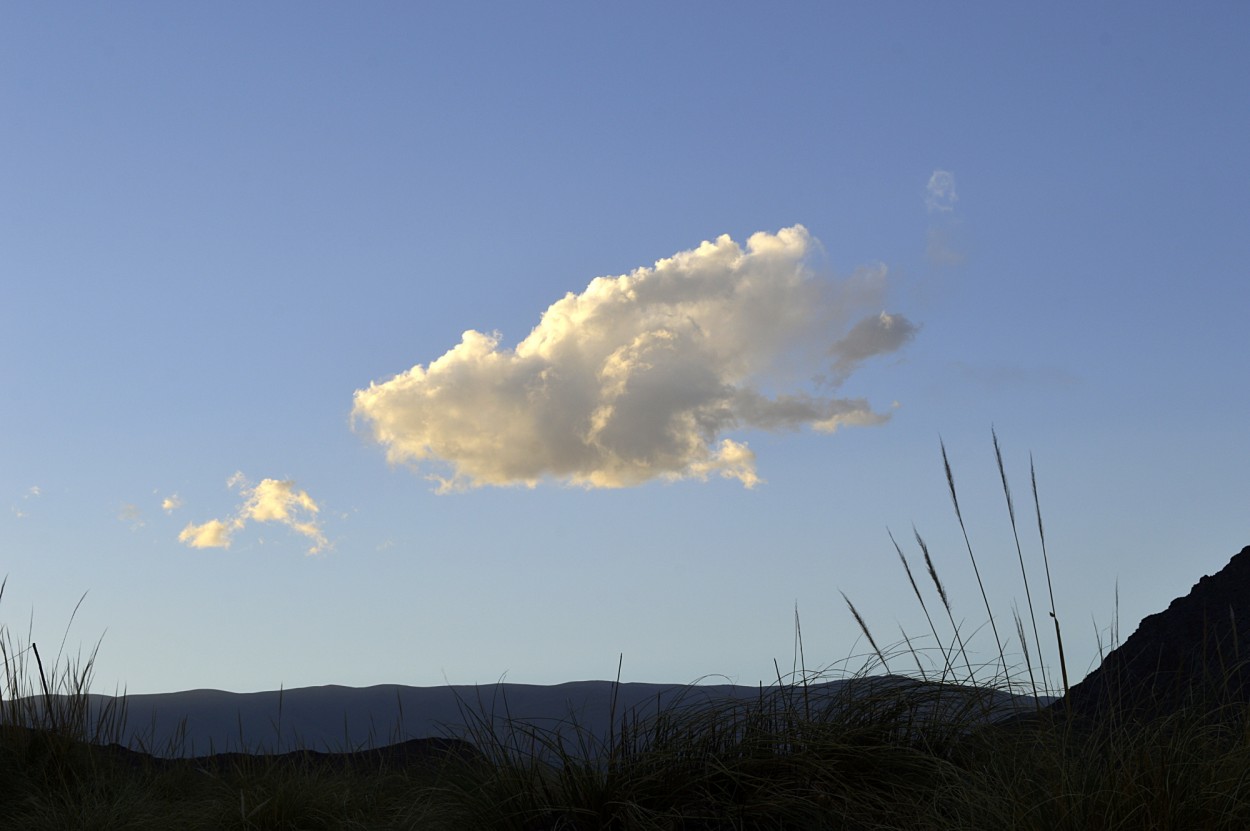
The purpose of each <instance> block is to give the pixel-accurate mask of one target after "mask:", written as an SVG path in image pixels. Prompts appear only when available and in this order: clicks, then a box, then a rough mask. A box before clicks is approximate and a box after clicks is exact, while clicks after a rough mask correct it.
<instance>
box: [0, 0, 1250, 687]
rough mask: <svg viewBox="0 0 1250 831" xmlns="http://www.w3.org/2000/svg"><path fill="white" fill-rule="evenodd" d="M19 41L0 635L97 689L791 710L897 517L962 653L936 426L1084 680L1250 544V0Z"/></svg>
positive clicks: (732, 9) (994, 539)
mask: <svg viewBox="0 0 1250 831" xmlns="http://www.w3.org/2000/svg"><path fill="white" fill-rule="evenodd" d="M5 16H6V23H5V26H4V27H3V30H2V31H0V102H2V105H3V111H4V113H5V118H4V119H2V120H0V194H3V197H2V198H0V279H2V280H3V289H4V301H3V303H2V304H0V370H2V372H3V376H2V380H3V389H4V399H3V403H2V404H0V428H2V429H0V501H2V502H3V505H2V507H3V508H4V513H3V515H0V564H2V565H3V572H4V573H6V574H7V575H8V580H9V583H8V588H7V590H6V593H5V596H4V599H3V606H2V608H0V615H2V619H3V621H4V622H5V623H6V624H7V625H8V626H9V627H10V628H11V630H13V631H14V632H16V633H19V634H20V635H22V636H25V634H26V631H27V629H28V627H29V628H30V630H31V635H32V637H34V638H35V640H36V641H38V642H41V643H46V644H48V645H49V646H50V645H52V644H55V643H59V642H60V640H61V637H62V635H63V634H64V629H65V626H66V623H67V622H68V620H69V617H70V613H71V612H72V610H73V608H74V606H75V604H76V603H77V601H78V600H79V598H80V596H81V595H82V594H83V592H87V593H88V594H87V597H86V599H85V600H84V601H83V604H82V606H81V608H80V609H79V612H78V615H77V618H76V620H75V621H74V625H73V628H72V629H71V631H70V634H69V638H68V640H67V642H66V643H67V649H68V650H69V651H71V652H73V651H75V650H76V649H77V648H78V644H80V643H81V644H84V645H85V646H86V647H88V648H89V647H90V646H91V645H93V644H94V643H95V641H96V640H97V639H98V638H100V637H101V636H103V643H102V645H101V649H100V654H99V660H98V664H97V684H96V689H97V690H98V691H110V690H111V689H112V688H113V687H114V686H115V685H116V686H119V687H127V688H128V689H129V690H130V691H132V692H168V691H172V690H179V689H189V688H198V687H215V688H220V689H228V690H235V691H248V690H261V689H273V688H276V687H278V686H279V685H280V684H282V685H285V686H286V687H288V688H289V687H297V686H307V685H315V684H330V683H334V684H346V685H352V686H364V685H368V684H375V683H402V684H415V685H437V684H442V683H444V682H452V683H475V682H482V683H486V682H492V681H495V680H497V679H499V678H500V677H504V676H506V678H507V680H510V681H516V682H529V683H542V684H549V683H558V682H562V681H570V680H582V679H588V678H604V677H612V676H614V675H615V672H616V667H617V660H618V655H621V654H623V656H624V659H623V671H622V677H623V678H625V679H626V680H636V681H653V682H687V681H693V680H695V679H697V678H699V677H702V676H708V675H719V676H724V677H727V678H729V679H730V680H733V681H737V682H739V683H744V684H755V683H757V682H759V681H761V680H763V681H765V682H766V683H767V682H768V681H770V680H771V679H772V678H773V674H774V664H773V660H774V658H775V659H777V660H778V662H779V663H780V665H781V666H782V667H783V668H788V667H789V665H790V664H791V663H792V650H793V635H794V628H793V616H794V609H795V606H796V604H797V606H798V609H799V612H800V614H801V616H802V622H803V634H804V647H805V650H804V651H805V656H806V661H807V664H808V666H809V667H813V666H830V665H834V664H836V663H838V662H839V661H842V660H843V659H847V658H848V657H851V656H855V655H858V654H860V653H861V652H862V650H863V648H864V645H863V644H862V643H857V637H858V630H857V629H856V627H855V624H854V622H853V620H852V619H851V616H850V614H849V613H848V612H847V610H846V608H845V606H844V605H843V603H842V600H841V597H840V595H839V594H838V592H839V591H844V592H846V594H847V595H848V596H849V597H850V598H851V599H852V600H853V601H854V602H855V604H856V606H857V607H858V609H859V610H860V612H861V613H862V614H863V615H864V616H865V618H866V619H867V620H868V622H869V624H870V625H871V626H872V627H873V628H874V633H875V634H876V635H877V638H878V640H879V641H881V642H883V643H885V642H894V641H897V640H898V639H899V636H898V634H897V633H898V632H899V629H900V627H902V628H903V629H905V630H906V631H908V632H909V634H912V635H917V636H919V635H922V634H923V632H924V631H927V626H926V625H925V624H924V623H923V618H922V617H920V616H919V610H918V608H917V606H916V604H915V601H914V599H913V598H912V597H911V595H910V590H909V588H908V585H907V582H906V578H905V576H904V574H903V573H902V570H901V568H900V566H899V564H898V561H897V555H896V554H895V553H894V550H893V547H892V546H891V544H890V541H889V537H888V536H887V528H889V529H891V530H893V532H894V534H895V536H896V537H897V538H898V539H899V541H900V542H901V543H903V544H904V546H905V550H906V551H907V552H908V554H909V555H911V556H913V559H914V558H915V557H916V556H918V552H917V550H916V546H915V544H914V542H913V541H912V540H911V527H912V525H913V523H914V524H915V526H916V527H917V528H918V529H919V530H920V532H921V533H922V534H923V535H924V536H925V538H926V540H927V541H928V542H929V544H930V548H931V550H932V551H933V554H934V558H935V562H936V565H937V567H938V569H939V571H940V572H941V574H942V575H943V577H944V579H945V582H946V584H947V588H948V589H949V590H950V591H951V594H952V601H953V602H954V604H955V608H956V615H957V617H959V618H960V619H963V620H965V621H966V626H967V627H968V628H969V630H971V629H973V628H975V627H977V626H978V625H980V624H982V623H984V621H985V619H986V616H985V613H984V610H983V609H981V608H980V607H979V603H980V598H979V594H977V591H976V586H975V583H974V582H973V579H972V574H971V566H970V564H969V563H968V558H967V553H966V551H965V550H964V548H963V539H962V537H961V536H960V532H959V527H958V524H957V522H956V519H955V516H954V512H953V511H952V510H951V506H950V499H949V495H948V493H947V491H946V484H945V480H944V478H943V473H942V462H941V455H940V451H939V437H941V439H942V440H944V441H945V443H946V447H947V450H948V451H949V454H950V459H951V463H952V465H953V468H954V472H955V476H956V479H957V482H958V484H959V485H960V490H961V507H962V508H963V510H964V516H965V519H966V520H967V521H968V526H969V534H970V536H971V538H972V543H973V546H974V550H976V551H977V553H978V556H979V557H980V565H981V568H982V572H983V575H984V576H985V578H986V582H987V590H988V593H989V595H990V598H991V601H992V603H993V604H994V607H995V608H994V611H995V615H996V619H997V620H998V622H999V624H1000V629H1001V630H1003V631H1005V632H1010V631H1011V630H1013V628H1014V627H1013V625H1012V624H1011V623H1010V619H1011V608H1012V603H1013V601H1015V602H1018V603H1019V604H1021V606H1023V604H1024V602H1025V601H1024V594H1023V590H1022V587H1021V585H1020V575H1019V565H1018V562H1017V560H1016V554H1015V548H1014V544H1013V543H1012V542H1011V532H1010V526H1009V524H1008V522H1007V516H1006V510H1005V507H1004V501H1003V497H1002V493H1001V490H1000V487H999V483H998V473H997V470H996V468H995V465H994V455H993V448H992V446H991V441H990V429H991V425H992V426H993V427H994V428H996V429H997V431H998V435H999V438H1000V440H1001V443H1002V446H1003V451H1004V460H1005V462H1006V464H1007V469H1008V474H1009V476H1010V477H1011V478H1012V484H1013V489H1014V495H1015V497H1016V501H1017V503H1018V505H1017V506H1018V508H1019V509H1020V512H1021V514H1022V518H1023V519H1027V518H1029V517H1030V516H1031V514H1030V513H1029V512H1030V511H1031V504H1030V501H1029V500H1028V491H1029V488H1028V460H1029V454H1030V452H1031V453H1032V454H1033V458H1034V459H1035V460H1036V463H1037V473H1038V484H1039V487H1040V490H1041V498H1042V503H1043V504H1042V508H1043V512H1044V516H1045V520H1046V527H1047V542H1048V547H1049V551H1050V555H1051V570H1052V573H1053V575H1054V578H1055V594H1056V601H1057V603H1058V608H1059V616H1060V618H1061V620H1062V621H1063V624H1064V626H1065V635H1066V641H1067V647H1068V651H1069V657H1070V660H1071V663H1072V665H1073V673H1074V674H1076V675H1079V674H1080V673H1081V672H1082V671H1084V670H1085V669H1088V668H1089V667H1090V665H1091V661H1093V660H1094V658H1095V656H1096V653H1097V638H1096V635H1095V632H1096V628H1098V627H1101V628H1102V629H1103V630H1104V635H1103V636H1104V637H1105V636H1106V632H1105V630H1106V627H1107V626H1109V624H1110V623H1111V620H1112V617H1113V615H1114V603H1115V592H1116V587H1117V585H1118V588H1119V603H1120V605H1119V609H1120V619H1121V626H1122V627H1123V628H1124V629H1125V630H1131V628H1132V627H1134V626H1135V625H1136V622H1137V620H1138V619H1140V617H1141V616H1143V615H1145V614H1148V613H1151V612H1155V611H1159V610H1160V609H1162V608H1163V607H1165V606H1166V605H1167V603H1168V602H1169V601H1170V600H1171V599H1172V598H1173V597H1174V596H1176V595H1178V594H1181V593H1184V592H1185V591H1187V590H1188V588H1189V586H1190V585H1191V584H1192V583H1194V582H1195V581H1196V580H1197V579H1198V578H1199V577H1201V576H1202V575H1204V574H1207V573H1211V572H1213V571H1215V570H1217V569H1218V568H1220V567H1222V566H1223V564H1224V563H1225V562H1226V561H1227V560H1228V558H1229V557H1230V556H1231V555H1232V554H1233V553H1235V552H1236V551H1238V550H1240V548H1241V547H1243V546H1244V545H1246V544H1248V543H1250V522H1248V520H1250V487H1248V486H1247V485H1246V480H1245V475H1244V471H1245V470H1246V468H1247V463H1250V440H1248V439H1247V437H1246V431H1245V423H1246V417H1247V414H1248V413H1250V385H1248V384H1247V383H1246V379H1247V378H1250V348H1247V345H1246V343H1247V342H1246V337H1245V334H1244V324H1245V312H1246V310H1247V309H1248V308H1250V290H1248V289H1247V288H1246V282H1245V269H1246V263H1247V262H1250V235H1247V233H1246V228H1247V227H1248V222H1250V157H1248V156H1247V154H1246V152H1245V147H1246V142H1247V137H1248V136H1250V110H1248V109H1247V108H1246V106H1245V100H1246V95H1247V79H1248V78H1250V55H1247V53H1246V50H1245V48H1244V42H1245V37H1246V34H1247V32H1248V31H1250V11H1247V9H1246V7H1245V6H1243V5H1242V4H1235V3H1225V4H1220V3H1216V4H1209V5H1204V6H1203V7H1202V9H1201V10H1200V11H1199V10H1195V9H1193V8H1188V7H1186V8H1181V7H1179V6H1176V5H1175V4H1157V3H1131V4H1130V3H1106V4H1096V5H1090V4H1070V5H1066V6H1055V5H1053V4H1050V5H1046V6H1034V7H1023V6H1017V7H1015V8H1008V7H1007V6H1006V5H1005V4H942V5H941V6H940V7H939V6H938V5H935V4H919V3H916V4H854V5H853V4H825V3H806V4H805V3H794V4H786V5H783V6H776V5H764V4H701V3H690V4H629V5H628V6H627V7H626V6H622V7H620V8H616V9H610V8H606V7H601V6H597V5H593V4H573V3H540V4H525V5H506V4H494V5H490V4H474V3H463V4H446V5H435V4H401V3H375V4H367V5H361V4H353V5H335V4H294V3H273V4H263V5H257V4H248V3H215V4H205V5H186V4H176V5H167V4H153V3H124V4H109V5H108V6H94V7H90V6H82V5H69V4H34V3H29V4H26V3H23V4H11V5H9V6H8V7H7V8H6V12H5ZM757 233H758V234H762V236H758V237H755V238H754V244H752V243H751V242H749V240H752V235H755V234H757ZM705 241H706V242H708V243H709V245H708V246H707V247H705V248H703V249H700V246H701V244H702V243H704V242H705ZM699 251H702V254H700V253H698V252H699ZM682 252H696V253H692V254H683V253H682ZM657 261H666V263H667V264H659V265H657ZM637 269H644V270H643V271H636V270H637ZM626 275H632V276H628V277H624V279H621V278H622V277H623V276H626ZM596 277H604V278H609V279H607V280H604V281H600V283H598V284H596V285H598V286H599V289H598V290H595V291H591V290H590V289H588V286H590V284H591V281H592V280H594V279H595V278H596ZM770 281H772V282H770ZM634 289H638V291H634ZM596 292H597V293H596ZM631 292H633V293H631ZM648 292H650V294H648ZM570 294H571V295H572V298H571V299H570V300H568V301H567V302H566V305H565V306H563V307H561V308H562V309H565V310H567V309H569V308H572V306H574V305H575V306H577V308H578V309H580V310H581V311H580V312H579V313H578V315H581V316H580V317H579V316H578V315H571V316H567V318H560V319H561V320H563V321H564V322H563V324H562V326H563V328H560V329H558V331H557V329H555V328H551V329H542V330H541V331H540V332H539V333H538V334H537V335H536V336H535V338H536V339H535V340H533V341H531V342H530V346H531V347H533V348H532V349H530V347H524V346H522V343H523V342H524V341H526V339H527V338H528V337H529V336H530V335H531V332H532V331H533V330H535V328H536V327H541V326H551V327H555V325H556V323H557V322H558V320H557V318H559V317H560V315H559V314H557V313H556V312H553V313H552V314H550V315H548V317H546V318H544V317H543V315H544V312H546V311H547V310H548V309H549V308H550V307H552V306H553V304H557V303H558V302H560V301H562V299H564V298H566V296H567V295H570ZM644 296H645V297H650V298H652V301H648V302H652V305H650V306H646V304H645V303H644V300H639V299H638V298H639V297H644ZM645 297H644V299H645ZM657 298H658V299H657ZM583 312H584V313H585V314H582V313H583ZM883 313H884V314H885V315H886V316H885V317H884V318H883V317H881V315H882V314H883ZM657 320H661V321H667V323H663V324H662V325H661V324H660V323H657ZM864 321H866V322H865V323H864V326H863V327H860V328H856V327H857V325H858V324H859V323H860V322H864ZM887 323H890V324H892V328H891V326H889V325H886V324H887ZM470 330H472V331H474V332H478V333H481V334H482V335H483V336H487V339H485V340H484V339H481V338H478V339H477V340H474V339H473V338H467V339H463V343H464V344H469V343H470V342H472V343H475V344H477V346H478V347H479V348H478V350H477V352H474V353H473V354H472V355H470V354H469V352H472V350H470V349H468V347H467V346H463V345H462V338H463V334H464V333H465V332H466V331H470ZM493 333H497V334H494V335H493ZM492 335H493V337H494V340H489V337H490V336H492ZM539 336H544V337H547V340H545V341H543V342H544V343H546V344H547V347H544V348H545V349H547V351H546V352H543V351H542V350H539V349H537V347H536V346H534V344H536V343H537V342H538V340H539V339H540V338H539ZM457 349H459V350H460V351H459V352H457V351H455V350H457ZM527 349H530V351H528V352H527V351H526V350H527ZM447 356H450V357H447ZM444 358H446V360H445V361H444V362H443V363H442V364H440V366H442V367H444V368H445V369H446V373H445V374H444V375H439V376H436V374H435V369H434V367H432V366H431V364H433V363H434V362H436V361H439V360H440V359H444ZM414 367H419V368H420V369H419V370H418V371H415V372H414ZM544 371H545V372H546V374H543V373H544ZM613 373H616V374H613ZM440 378H441V379H442V380H439V379H440ZM540 379H541V383H542V384H546V383H547V382H548V381H550V379H556V381H553V382H552V383H551V385H550V386H543V387H542V391H540V392H538V393H536V392H534V390H535V389H536V387H535V384H539V383H540ZM613 379H615V380H613ZM618 382H619V383H618ZM405 383H406V385H405ZM614 384H615V386H614ZM371 385H372V386H371ZM388 385H389V386H388ZM371 389H373V390H381V391H383V393H385V394H381V395H378V396H375V397H374V398H373V399H370V401H369V402H364V403H362V402H363V399H362V398H361V396H360V395H358V393H362V394H363V393H367V392H368V391H369V390H371ZM366 405H367V406H366ZM596 419H597V420H596ZM565 422H567V424H566V423H565ZM869 422H875V423H869ZM379 425H389V426H388V427H387V430H389V431H390V432H386V430H381V428H380V427H379ZM596 425H597V426H596ZM692 425H693V426H692ZM835 427H836V429H832V430H831V429H830V428H835ZM822 428H823V429H822ZM726 440H728V441H729V442H730V443H731V444H729V445H725V444H723V442H724V441H726ZM726 448H729V450H730V451H731V452H729V453H726ZM388 450H389V451H390V457H391V458H390V461H388ZM721 474H730V475H721ZM431 476H434V477H439V478H438V479H431V478H430V477H431ZM755 479H758V480H760V481H759V482H758V483H755ZM440 481H441V482H442V486H441V490H443V491H447V492H439V491H440ZM228 483H231V484H228ZM748 484H753V485H754V486H753V487H747V485H748ZM599 485H611V486H612V487H599ZM314 508H315V510H314ZM214 522H216V523H217V525H212V523H214ZM1025 525H1026V528H1025V531H1026V533H1025V534H1024V535H1023V541H1024V546H1025V548H1024V551H1025V556H1026V558H1027V562H1028V567H1029V569H1030V570H1031V577H1032V579H1034V580H1035V581H1036V580H1039V579H1040V561H1039V560H1038V558H1037V555H1038V546H1037V542H1036V534H1035V533H1028V532H1027V528H1028V527H1031V524H1029V523H1025ZM227 542H228V543H229V546H228V547H225V544H226V543H227ZM197 545H198V546H200V547H196V546H197ZM310 550H312V551H313V553H311V554H310V553H309V552H310ZM1037 586H1038V583H1036V582H1035V583H1034V600H1035V601H1036V602H1038V604H1039V606H1040V605H1041V602H1040V600H1039V598H1038V591H1037ZM32 618H33V620H32ZM1042 622H1044V621H1042ZM1126 634H1127V632H1126ZM979 643H980V648H984V649H986V650H987V654H988V651H990V650H992V648H993V647H992V643H987V642H986V641H985V640H984V638H982V640H981V641H979ZM1011 648H1014V647H1011ZM42 649H43V651H45V652H47V651H48V649H49V647H42ZM1047 649H1049V647H1047ZM851 664H853V665H855V666H858V664H859V661H858V659H855V658H852V659H851ZM898 668H899V669H906V663H905V662H900V663H899V666H898Z"/></svg>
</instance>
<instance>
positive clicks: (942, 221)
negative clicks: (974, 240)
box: [924, 170, 967, 266]
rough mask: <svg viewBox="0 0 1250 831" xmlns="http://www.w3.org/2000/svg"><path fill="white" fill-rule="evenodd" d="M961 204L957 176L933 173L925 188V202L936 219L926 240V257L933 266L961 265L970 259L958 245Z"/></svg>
mask: <svg viewBox="0 0 1250 831" xmlns="http://www.w3.org/2000/svg"><path fill="white" fill-rule="evenodd" d="M958 201H959V193H958V191H956V189H955V174H954V173H951V172H950V171H949V170H935V171H933V175H931V176H930V177H929V184H928V185H927V186H926V187H925V199H924V202H925V207H926V208H928V211H929V213H930V214H931V215H932V217H933V220H932V224H930V226H929V230H928V232H927V235H926V239H925V257H926V258H927V259H928V260H929V262H931V263H933V264H934V265H942V266H954V265H962V264H963V262H964V260H965V259H967V258H966V256H965V255H964V252H963V250H962V246H961V245H960V244H959V242H958V238H959V236H960V234H959V228H960V225H961V224H962V222H961V220H960V218H959V216H958V215H957V214H956V213H955V204H956V203H957V202H958Z"/></svg>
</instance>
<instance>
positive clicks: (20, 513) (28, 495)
mask: <svg viewBox="0 0 1250 831" xmlns="http://www.w3.org/2000/svg"><path fill="white" fill-rule="evenodd" d="M42 493H43V491H42V490H41V489H40V488H39V486H38V485H31V486H30V487H29V488H27V489H26V492H25V493H23V494H22V502H28V501H30V500H31V499H38V498H39V496H40V495H41V494H42ZM9 509H10V510H11V511H12V512H13V516H15V517H16V518H17V519H26V518H27V517H28V516H30V512H29V511H26V510H23V508H22V507H21V505H10V506H9Z"/></svg>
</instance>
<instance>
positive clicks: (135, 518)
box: [117, 502, 144, 531]
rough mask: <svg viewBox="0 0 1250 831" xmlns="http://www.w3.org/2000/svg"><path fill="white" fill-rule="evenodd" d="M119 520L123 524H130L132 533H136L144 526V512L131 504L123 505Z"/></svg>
mask: <svg viewBox="0 0 1250 831" xmlns="http://www.w3.org/2000/svg"><path fill="white" fill-rule="evenodd" d="M117 518H118V519H119V520H121V521H122V522H126V523H129V524H130V530H132V531H136V530H138V529H140V528H142V527H143V526H144V521H143V511H141V510H139V506H138V505H134V504H131V503H129V502H124V503H122V506H121V508H120V509H119V510H118V512H117Z"/></svg>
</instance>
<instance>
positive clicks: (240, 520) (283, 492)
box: [165, 472, 329, 554]
mask: <svg viewBox="0 0 1250 831" xmlns="http://www.w3.org/2000/svg"><path fill="white" fill-rule="evenodd" d="M226 486H227V487H229V488H237V489H238V490H239V492H240V495H241V496H242V497H243V504H242V505H241V506H240V507H239V510H238V512H237V513H236V514H235V515H234V517H233V518H231V519H229V520H221V519H212V520H209V521H208V522H205V523H202V524H199V525H196V524H195V523H187V526H186V527H185V528H183V529H182V532H181V533H179V534H178V541H179V542H181V543H184V544H185V545H188V546H190V547H191V548H229V547H230V544H231V542H232V540H231V537H232V535H233V534H234V533H235V532H236V531H240V530H242V529H243V528H244V527H245V526H246V525H247V524H248V523H249V522H277V523H279V524H281V525H285V526H286V527H288V528H290V529H291V530H292V531H294V532H295V533H297V534H300V535H302V536H304V537H307V538H308V539H309V540H311V541H312V546H311V547H310V548H309V549H308V553H309V554H317V553H319V552H321V551H323V550H325V549H326V548H327V547H328V545H329V544H328V542H327V541H326V538H325V535H324V533H323V532H322V530H321V526H320V524H319V523H318V522H317V514H318V513H319V512H320V510H321V508H320V507H319V506H318V505H317V503H316V502H314V501H313V498H312V497H311V496H309V495H308V493H307V491H302V490H297V489H296V487H295V482H294V481H292V480H289V479H287V480H281V479H263V480H261V482H260V484H258V485H256V486H255V487H253V486H251V485H249V484H248V481H247V479H246V478H245V477H244V476H243V474H242V472H239V473H235V474H234V475H233V476H231V477H230V478H229V479H228V480H227V481H226ZM173 499H175V500H177V497H176V496H175V497H173ZM165 501H166V502H167V503H168V502H169V501H170V500H169V499H166V500H165ZM178 504H181V502H179V503H178ZM175 507H176V506H175Z"/></svg>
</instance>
